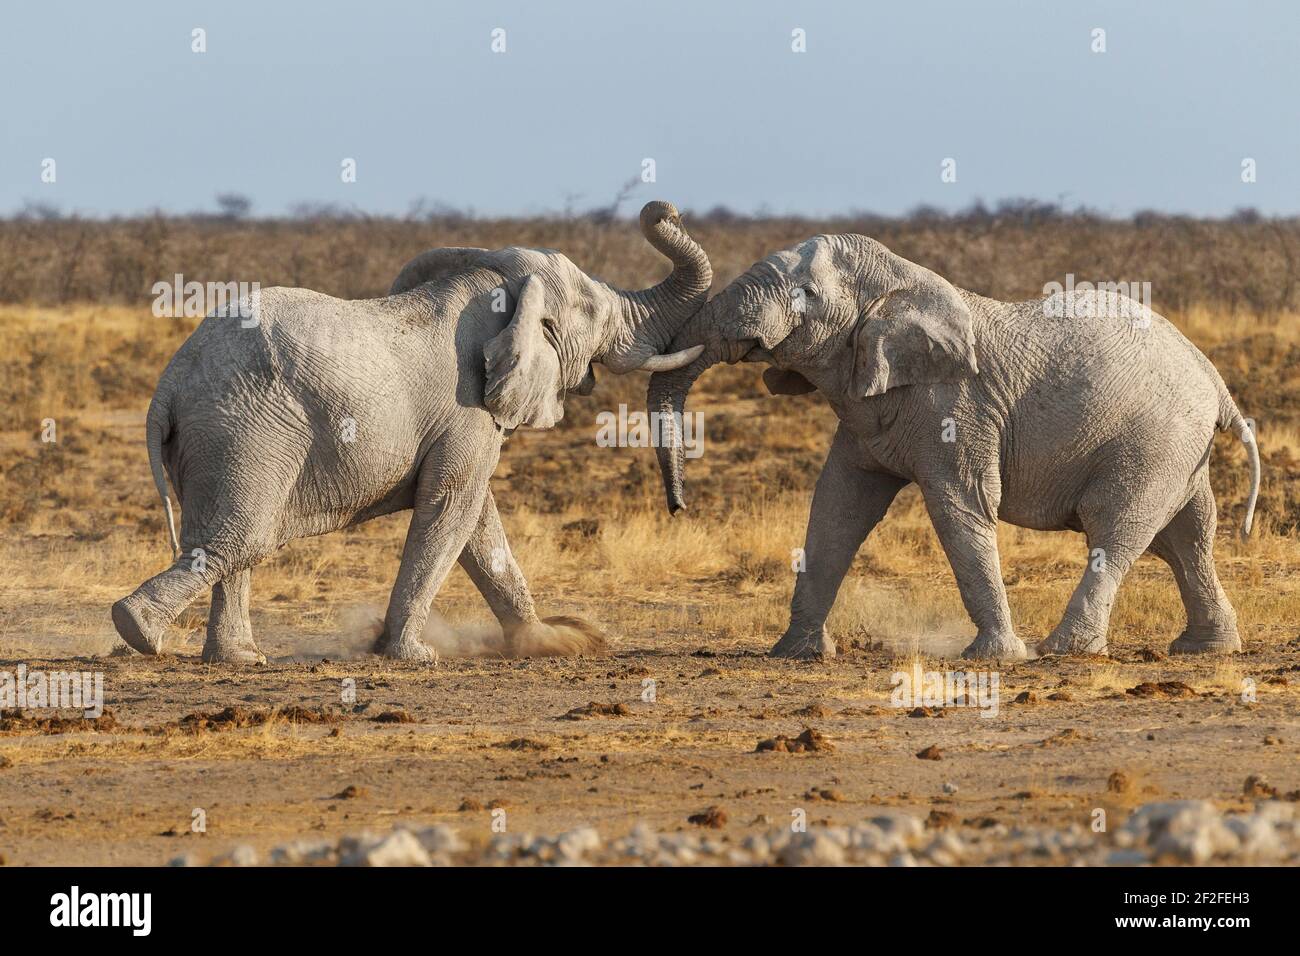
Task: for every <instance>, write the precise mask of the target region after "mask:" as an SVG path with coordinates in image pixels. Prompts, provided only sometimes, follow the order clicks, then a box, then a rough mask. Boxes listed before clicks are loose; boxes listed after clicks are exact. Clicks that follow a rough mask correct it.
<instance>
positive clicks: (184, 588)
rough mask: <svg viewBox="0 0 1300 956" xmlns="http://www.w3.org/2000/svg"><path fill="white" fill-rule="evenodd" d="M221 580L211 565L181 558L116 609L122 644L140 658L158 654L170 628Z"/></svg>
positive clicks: (146, 582)
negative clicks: (126, 645)
mask: <svg viewBox="0 0 1300 956" xmlns="http://www.w3.org/2000/svg"><path fill="white" fill-rule="evenodd" d="M219 577H220V573H219V572H218V571H217V569H216V568H215V567H213V565H212V564H211V563H209V562H208V561H206V560H200V559H198V558H196V557H195V556H194V555H193V554H182V555H181V556H180V557H179V558H177V559H176V561H175V563H173V564H172V566H171V567H170V568H168V569H167V570H166V571H163V572H161V573H159V574H155V575H154V576H153V577H151V578H150V579H149V580H147V581H145V582H144V583H143V584H141V585H140V586H139V587H138V588H136V589H135V590H134V591H133V592H131V593H130V594H129V595H127V596H126V597H124V598H122V599H121V600H120V601H118V602H117V603H116V604H114V605H113V626H114V627H116V628H117V633H118V635H119V636H120V637H121V638H122V640H124V641H126V643H127V644H129V645H130V646H131V647H133V648H135V649H136V650H137V651H139V652H140V653H141V654H159V653H161V652H162V643H163V634H164V633H165V632H166V630H167V625H168V624H170V623H171V622H172V621H174V620H176V617H177V615H179V614H180V613H181V611H183V610H185V608H187V607H188V606H189V605H190V603H191V602H192V601H193V600H194V599H195V598H197V597H198V596H199V595H200V594H202V593H203V592H204V591H206V590H207V589H208V588H210V587H212V585H214V584H215V583H216V582H217V580H218V579H219Z"/></svg>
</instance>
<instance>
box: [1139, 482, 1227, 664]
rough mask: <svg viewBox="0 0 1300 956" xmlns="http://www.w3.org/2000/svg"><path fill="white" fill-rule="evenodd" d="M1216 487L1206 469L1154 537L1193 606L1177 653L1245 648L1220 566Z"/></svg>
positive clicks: (1157, 549) (1172, 648)
mask: <svg viewBox="0 0 1300 956" xmlns="http://www.w3.org/2000/svg"><path fill="white" fill-rule="evenodd" d="M1216 523H1217V521H1216V515H1215V508H1214V493H1213V492H1212V491H1211V490H1210V476H1209V473H1208V472H1205V471H1203V472H1202V473H1201V477H1200V478H1198V479H1197V485H1196V491H1195V493H1194V494H1193V495H1192V498H1191V500H1190V501H1188V502H1187V504H1186V505H1184V506H1183V508H1182V510H1181V511H1179V512H1178V514H1176V515H1174V517H1173V520H1171V521H1170V522H1169V524H1167V525H1166V526H1165V527H1164V529H1163V530H1161V532H1160V533H1159V534H1157V535H1156V536H1155V540H1153V541H1152V542H1151V549H1150V550H1151V553H1152V554H1154V555H1156V556H1157V557H1159V558H1160V559H1161V560H1162V561H1164V562H1165V563H1166V564H1168V565H1169V568H1170V570H1172V571H1173V572H1174V580H1176V581H1177V582H1178V591H1179V594H1181V595H1182V598H1183V606H1184V607H1185V608H1186V609H1187V626H1186V627H1185V628H1184V629H1183V632H1182V634H1180V635H1179V636H1178V638H1177V640H1175V641H1174V642H1173V643H1172V644H1171V645H1169V653H1171V654H1233V653H1236V652H1238V651H1240V650H1241V638H1240V636H1239V635H1238V634H1237V614H1236V612H1235V611H1234V610H1233V608H1232V604H1230V603H1229V601H1228V596H1227V595H1226V594H1225V593H1224V591H1223V586H1222V585H1221V584H1220V583H1219V575H1218V572H1217V571H1216V570H1215V567H1214V529H1215V526H1216Z"/></svg>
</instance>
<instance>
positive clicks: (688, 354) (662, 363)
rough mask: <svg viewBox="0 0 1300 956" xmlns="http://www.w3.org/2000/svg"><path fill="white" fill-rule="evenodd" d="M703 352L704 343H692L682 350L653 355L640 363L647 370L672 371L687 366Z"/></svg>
mask: <svg viewBox="0 0 1300 956" xmlns="http://www.w3.org/2000/svg"><path fill="white" fill-rule="evenodd" d="M703 354H704V346H703V345H692V346H691V347H690V348H688V349H682V350H681V351H680V352H671V353H669V354H668V355H652V356H650V357H649V358H648V359H646V360H645V362H643V363H642V364H641V365H640V368H642V369H645V371H647V372H672V371H676V370H677V369H679V368H685V367H686V366H687V365H690V364H691V363H692V362H694V361H695V360H696V359H697V358H699V357H700V356H701V355H703Z"/></svg>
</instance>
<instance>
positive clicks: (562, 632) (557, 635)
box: [504, 617, 608, 657]
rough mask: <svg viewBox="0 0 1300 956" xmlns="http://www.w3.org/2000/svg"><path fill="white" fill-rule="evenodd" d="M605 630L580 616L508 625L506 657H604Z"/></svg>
mask: <svg viewBox="0 0 1300 956" xmlns="http://www.w3.org/2000/svg"><path fill="white" fill-rule="evenodd" d="M607 651H608V643H607V642H606V639H605V633H604V632H603V631H602V630H601V629H600V628H598V627H596V626H595V625H594V624H592V623H590V622H588V621H584V620H583V619H582V618H580V617H548V618H546V619H544V620H541V621H528V622H526V623H524V624H519V625H517V626H515V627H513V628H507V629H505V649H504V656H505V657H601V656H603V655H604V654H605V653H606V652H607Z"/></svg>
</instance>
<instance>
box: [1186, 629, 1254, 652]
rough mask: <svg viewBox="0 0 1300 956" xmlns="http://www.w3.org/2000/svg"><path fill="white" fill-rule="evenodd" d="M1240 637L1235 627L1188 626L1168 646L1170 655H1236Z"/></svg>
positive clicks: (1239, 647)
mask: <svg viewBox="0 0 1300 956" xmlns="http://www.w3.org/2000/svg"><path fill="white" fill-rule="evenodd" d="M1240 651H1241V637H1240V636H1239V635H1238V634H1237V629H1236V627H1215V626H1212V625H1205V624H1189V625H1187V627H1186V628H1185V629H1184V630H1183V633H1181V634H1179V635H1178V637H1177V639H1176V640H1175V641H1174V642H1173V643H1172V644H1170V645H1169V653H1170V654H1237V653H1240Z"/></svg>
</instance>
